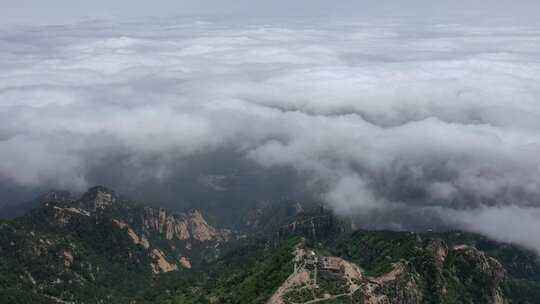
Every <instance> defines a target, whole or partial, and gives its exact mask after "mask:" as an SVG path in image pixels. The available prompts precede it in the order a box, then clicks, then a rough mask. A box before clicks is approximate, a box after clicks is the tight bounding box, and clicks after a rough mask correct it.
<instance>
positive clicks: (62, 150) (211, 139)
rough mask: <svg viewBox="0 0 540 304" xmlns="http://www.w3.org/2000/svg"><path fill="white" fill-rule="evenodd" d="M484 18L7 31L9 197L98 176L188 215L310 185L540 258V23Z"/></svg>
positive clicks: (375, 213)
mask: <svg viewBox="0 0 540 304" xmlns="http://www.w3.org/2000/svg"><path fill="white" fill-rule="evenodd" d="M501 11H502V9H501ZM456 21H457V20H456ZM459 21H461V20H459ZM477 21H478V22H465V21H462V22H457V23H456V22H451V21H449V20H448V19H444V18H442V19H436V18H425V19H419V18H416V19H415V18H370V17H369V16H368V17H366V16H363V17H358V18H342V19H340V18H328V19H326V18H318V19H317V18H312V19H294V18H291V19H288V20H279V21H275V20H274V21H273V20H272V19H271V18H266V19H262V21H256V20H252V19H247V18H246V19H238V18H209V17H201V18H194V17H191V18H188V17H178V18H155V19H140V20H138V19H133V20H131V21H116V20H115V19H104V20H91V21H86V22H76V23H69V24H64V25H54V26H53V25H51V26H45V25H42V26H38V25H36V26H30V25H24V26H21V25H18V26H3V27H2V29H1V30H0V71H1V72H0V160H1V161H0V203H4V204H5V203H17V202H24V201H29V200H31V199H33V198H34V197H35V196H36V195H37V194H38V193H42V192H45V191H46V190H49V189H66V190H70V191H74V192H82V191H84V190H85V189H87V188H88V187H90V186H93V185H96V184H104V185H108V186H110V187H112V188H115V189H117V190H118V191H120V192H122V193H131V195H132V196H134V197H136V198H141V199H144V200H145V201H148V202H149V203H155V204H160V205H167V206H175V205H176V206H178V207H182V208H184V207H198V206H199V207H201V206H205V205H208V204H213V205H215V206H222V207H221V208H222V209H221V210H225V209H234V206H240V205H241V206H249V204H254V205H257V203H260V202H264V201H279V200H281V199H290V198H299V197H303V198H306V197H309V199H311V200H317V201H322V202H323V203H324V204H326V205H328V206H329V207H331V208H332V209H333V210H335V211H336V212H337V213H338V214H347V215H350V216H352V217H354V218H355V219H356V221H357V223H358V224H359V225H361V226H362V227H365V228H390V229H397V230H425V229H449V228H450V229H464V230H467V231H473V232H480V233H483V234H486V235H488V236H491V237H493V238H496V239H498V240H501V241H507V242H515V243H518V244H521V245H524V246H527V247H528V248H531V249H535V250H537V251H538V250H540V238H539V236H538V235H534V234H531V233H530V231H537V230H538V229H539V228H540V221H539V219H540V212H539V210H540V209H539V197H540V183H539V182H538V181H539V180H540V167H539V164H540V145H539V141H540V138H539V137H540V135H539V134H540V132H539V131H540V104H539V102H538V101H539V98H540V89H539V86H538V83H540V27H539V26H537V25H535V24H534V23H532V22H531V23H526V22H520V21H522V20H516V21H515V22H514V21H512V20H509V19H508V18H501V19H497V18H495V17H494V18H493V19H492V20H477ZM236 203H237V204H239V205H235V204H236ZM202 208H204V207H202ZM216 208H217V207H216ZM218 209H219V208H218Z"/></svg>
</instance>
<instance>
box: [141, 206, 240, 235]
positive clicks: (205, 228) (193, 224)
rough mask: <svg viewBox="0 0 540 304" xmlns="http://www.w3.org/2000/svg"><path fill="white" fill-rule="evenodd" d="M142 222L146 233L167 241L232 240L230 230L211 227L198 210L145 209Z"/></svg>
mask: <svg viewBox="0 0 540 304" xmlns="http://www.w3.org/2000/svg"><path fill="white" fill-rule="evenodd" d="M142 222H143V229H144V230H145V231H147V232H149V233H158V234H163V235H164V237H165V238H166V239H167V240H173V239H177V240H182V241H187V240H194V241H199V242H206V241H227V240H228V239H229V238H230V232H229V231H228V230H219V229H216V228H214V227H212V226H210V225H209V224H208V222H207V221H206V220H205V219H204V217H203V216H202V214H201V213H200V212H199V211H197V210H192V211H189V212H187V213H178V212H170V211H167V210H165V209H162V208H160V209H155V208H145V209H144V215H143V217H142Z"/></svg>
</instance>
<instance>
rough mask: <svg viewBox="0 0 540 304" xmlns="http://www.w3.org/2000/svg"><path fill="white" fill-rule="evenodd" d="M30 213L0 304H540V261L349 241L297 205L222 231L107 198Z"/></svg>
mask: <svg viewBox="0 0 540 304" xmlns="http://www.w3.org/2000/svg"><path fill="white" fill-rule="evenodd" d="M35 203H36V206H37V207H36V208H34V209H32V210H30V211H28V212H27V213H26V214H24V215H22V216H19V217H17V218H15V219H13V220H5V221H1V222H0V303H171V304H172V303H178V304H180V303H182V304H184V303H215V304H218V303H231V304H232V303H246V304H248V303H249V304H250V303H269V304H300V303H302V304H308V303H321V304H331V303H334V304H336V303H347V304H350V303H366V304H367V303H378V304H383V303H384V304H393V303H403V304H414V303H494V304H495V303H497V304H499V303H500V304H502V303H508V304H510V303H540V262H539V260H538V257H537V255H536V254H535V253H533V252H530V251H528V250H525V249H522V248H519V247H516V246H513V245H510V244H502V243H498V242H495V241H492V240H489V239H487V238H485V237H482V236H479V235H475V234H470V233H463V232H426V233H410V232H392V231H364V230H356V231H354V230H353V229H352V225H351V223H350V221H348V220H347V219H342V218H338V217H336V216H335V215H334V214H333V213H332V212H331V211H329V210H327V209H325V208H323V207H317V206H315V207H314V206H313V205H310V204H301V203H298V202H294V203H288V204H281V205H268V206H265V207H263V208H253V209H252V210H249V211H247V212H245V213H244V214H243V215H242V216H241V218H240V219H238V220H239V221H242V222H243V223H244V225H243V227H244V228H243V229H238V228H237V227H236V228H234V229H233V228H229V229H227V227H218V225H216V224H215V223H212V221H209V220H208V219H207V218H206V217H207V216H206V215H205V214H203V213H202V212H201V211H198V210H193V209H191V210H186V211H185V212H177V211H171V210H167V209H163V208H154V207H148V206H145V205H142V204H138V203H136V202H132V201H131V200H129V199H127V198H125V197H123V196H121V195H119V194H117V193H115V192H114V191H112V190H109V189H107V188H105V187H94V188H91V189H89V190H88V191H87V192H86V193H84V194H83V195H82V196H80V197H73V195H71V194H70V193H68V192H61V191H56V192H50V193H48V194H46V195H44V196H42V197H40V198H39V199H37V200H36V201H35ZM214 216H216V215H214ZM217 216H219V215H217Z"/></svg>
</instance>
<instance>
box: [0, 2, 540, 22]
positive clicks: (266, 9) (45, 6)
mask: <svg viewBox="0 0 540 304" xmlns="http://www.w3.org/2000/svg"><path fill="white" fill-rule="evenodd" d="M539 2H540V1H537V0H439V1H434V0H364V1H361V0H340V1H329V0H273V1H270V0H262V1H252V0H157V1H144V0H94V1H72V0H49V1H43V0H0V20H1V21H0V23H4V24H5V23H18V24H20V23H65V22H74V21H79V20H83V19H95V18H100V19H101V18H137V17H143V16H178V15H186V14H187V15H190V14H196V15H208V14H233V15H236V16H241V17H253V16H271V17H278V16H279V17H281V16H299V15H307V16H321V15H322V16H344V15H346V16H363V15H367V16H376V15H415V16H419V17H432V16H435V17H448V16H453V17H456V18H463V17H465V16H470V15H476V16H479V15H482V16H488V17H489V16H491V17H494V16H507V17H508V16H510V17H516V18H517V17H518V16H529V17H536V16H537V15H538V10H539V9H540V3H539Z"/></svg>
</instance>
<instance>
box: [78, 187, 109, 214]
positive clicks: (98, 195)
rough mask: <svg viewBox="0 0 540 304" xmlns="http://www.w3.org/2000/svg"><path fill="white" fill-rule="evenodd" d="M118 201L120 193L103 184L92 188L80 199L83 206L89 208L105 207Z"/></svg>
mask: <svg viewBox="0 0 540 304" xmlns="http://www.w3.org/2000/svg"><path fill="white" fill-rule="evenodd" d="M116 201H118V194H116V192H114V191H113V190H110V189H108V188H106V187H103V186H96V187H92V188H90V189H89V190H88V191H86V193H84V194H83V195H82V196H81V199H80V202H81V205H82V207H83V208H85V209H88V210H98V209H105V208H107V207H110V206H112V205H113V204H114V203H115V202H116Z"/></svg>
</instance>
